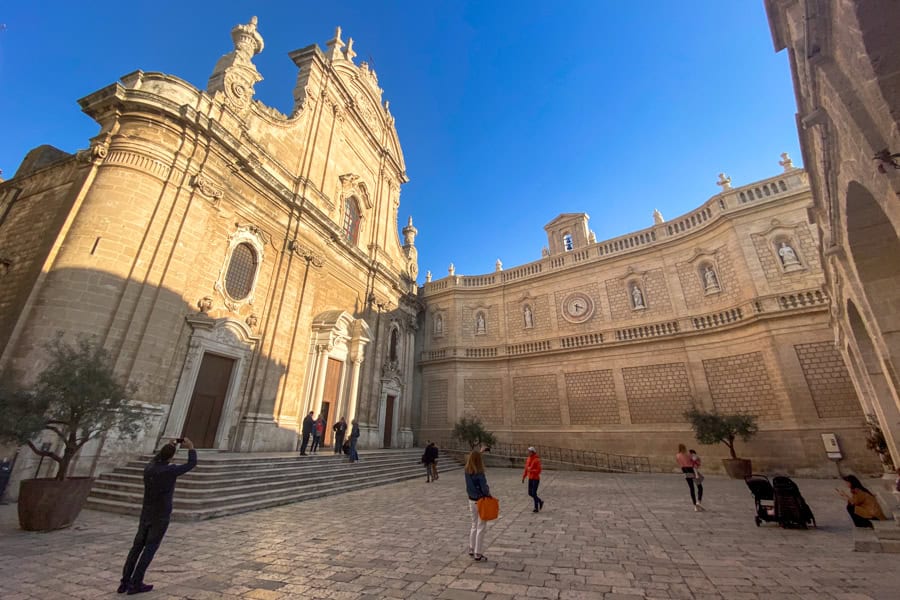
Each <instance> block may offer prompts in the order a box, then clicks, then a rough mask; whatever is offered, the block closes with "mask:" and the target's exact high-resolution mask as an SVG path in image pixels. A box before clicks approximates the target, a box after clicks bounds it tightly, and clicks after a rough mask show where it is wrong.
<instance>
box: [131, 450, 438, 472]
mask: <svg viewBox="0 0 900 600" xmlns="http://www.w3.org/2000/svg"><path fill="white" fill-rule="evenodd" d="M420 457H421V455H420V454H414V453H409V452H402V453H398V452H395V453H377V454H375V453H373V454H361V455H360V459H361V462H367V463H368V462H376V463H377V462H379V461H385V460H395V461H396V460H409V461H412V462H416V463H417V462H419V458H420ZM148 460H149V458H148V459H147V460H143V459H139V460H133V461H130V462H128V463H127V464H126V465H125V466H123V467H118V468H117V469H115V471H117V472H123V471H126V470H130V471H133V470H138V471H143V470H144V467H145V466H146V464H147V462H148ZM184 462H185V461H183V460H178V461H173V463H172V464H184ZM345 462H347V457H346V456H340V455H336V454H333V455H329V456H302V457H301V456H293V457H290V458H285V459H281V460H272V459H259V460H255V461H252V462H246V459H242V460H235V461H228V460H221V459H219V460H214V459H209V458H207V457H205V456H203V455H201V456H200V459H199V462H198V463H197V466H196V467H194V469H193V470H192V471H191V475H194V474H199V473H210V474H216V473H229V474H230V473H234V471H235V470H241V471H242V472H245V473H255V472H259V471H265V470H269V469H279V468H288V467H306V468H321V467H323V466H329V465H339V464H341V463H345Z"/></svg>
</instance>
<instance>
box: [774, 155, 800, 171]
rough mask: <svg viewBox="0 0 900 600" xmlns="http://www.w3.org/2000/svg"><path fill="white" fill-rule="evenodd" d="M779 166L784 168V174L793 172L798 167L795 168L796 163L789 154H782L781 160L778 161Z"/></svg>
mask: <svg viewBox="0 0 900 600" xmlns="http://www.w3.org/2000/svg"><path fill="white" fill-rule="evenodd" d="M778 164H779V165H781V166H782V167H783V168H784V172H785V173H787V172H788V171H793V170H794V169H796V168H797V167H795V166H794V161H793V159H792V158H791V156H790V155H789V154H788V153H787V152H782V153H781V160H779V161H778Z"/></svg>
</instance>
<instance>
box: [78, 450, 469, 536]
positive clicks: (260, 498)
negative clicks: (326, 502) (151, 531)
mask: <svg viewBox="0 0 900 600" xmlns="http://www.w3.org/2000/svg"><path fill="white" fill-rule="evenodd" d="M458 469H459V466H458V465H455V464H453V463H449V461H448V463H447V464H445V465H443V466H442V467H440V469H439V471H440V472H441V473H444V472H446V471H454V470H458ZM422 470H423V469H421V468H417V469H411V470H407V471H405V472H403V473H397V474H395V475H393V476H391V477H386V476H383V475H382V476H380V477H360V478H357V479H355V480H350V481H347V480H342V481H341V482H340V483H339V485H332V486H322V487H321V488H320V489H312V490H310V489H308V488H299V489H296V490H289V491H285V492H279V493H271V494H264V495H256V497H236V498H232V501H231V502H230V503H229V504H225V505H219V506H209V505H208V504H207V505H204V504H203V503H198V504H192V505H190V506H186V507H180V506H178V505H177V504H176V508H175V509H174V511H173V512H172V518H173V520H176V521H185V520H199V519H211V518H215V517H222V516H226V515H232V514H237V513H241V512H248V511H253V510H259V509H263V508H270V507H273V506H280V505H283V504H290V503H294V502H302V501H305V500H311V499H315V498H321V497H324V496H330V495H334V494H341V493H345V492H350V491H355V490H360V489H365V488H370V487H374V486H378V485H385V484H389V483H396V482H398V481H405V480H408V479H415V478H417V477H421V476H422V472H421V471H422ZM176 493H177V488H176ZM130 500H131V501H128V500H126V499H122V498H105V497H104V498H100V497H95V495H94V494H93V493H92V494H91V497H90V498H88V502H87V505H86V506H87V507H88V508H92V509H95V510H102V511H106V512H113V513H118V514H126V515H139V514H140V510H141V505H140V502H141V500H140V498H138V499H137V501H134V499H133V498H131V499H130Z"/></svg>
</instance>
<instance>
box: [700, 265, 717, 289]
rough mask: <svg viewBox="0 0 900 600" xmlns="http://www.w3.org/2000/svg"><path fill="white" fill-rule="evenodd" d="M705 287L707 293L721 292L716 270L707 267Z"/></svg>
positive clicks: (704, 276) (704, 274)
mask: <svg viewBox="0 0 900 600" xmlns="http://www.w3.org/2000/svg"><path fill="white" fill-rule="evenodd" d="M703 287H704V288H705V290H706V292H707V293H713V292H718V291H720V290H719V278H718V277H717V276H716V271H715V269H713V268H712V267H710V266H707V267H706V268H705V269H704V271H703Z"/></svg>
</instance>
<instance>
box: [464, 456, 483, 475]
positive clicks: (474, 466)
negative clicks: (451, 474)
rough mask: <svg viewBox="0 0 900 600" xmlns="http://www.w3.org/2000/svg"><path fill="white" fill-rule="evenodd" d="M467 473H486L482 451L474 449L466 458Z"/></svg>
mask: <svg viewBox="0 0 900 600" xmlns="http://www.w3.org/2000/svg"><path fill="white" fill-rule="evenodd" d="M466 473H468V474H469V475H474V474H475V473H484V460H482V458H481V452H479V451H478V450H472V452H470V453H469V457H468V458H467V459H466Z"/></svg>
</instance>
